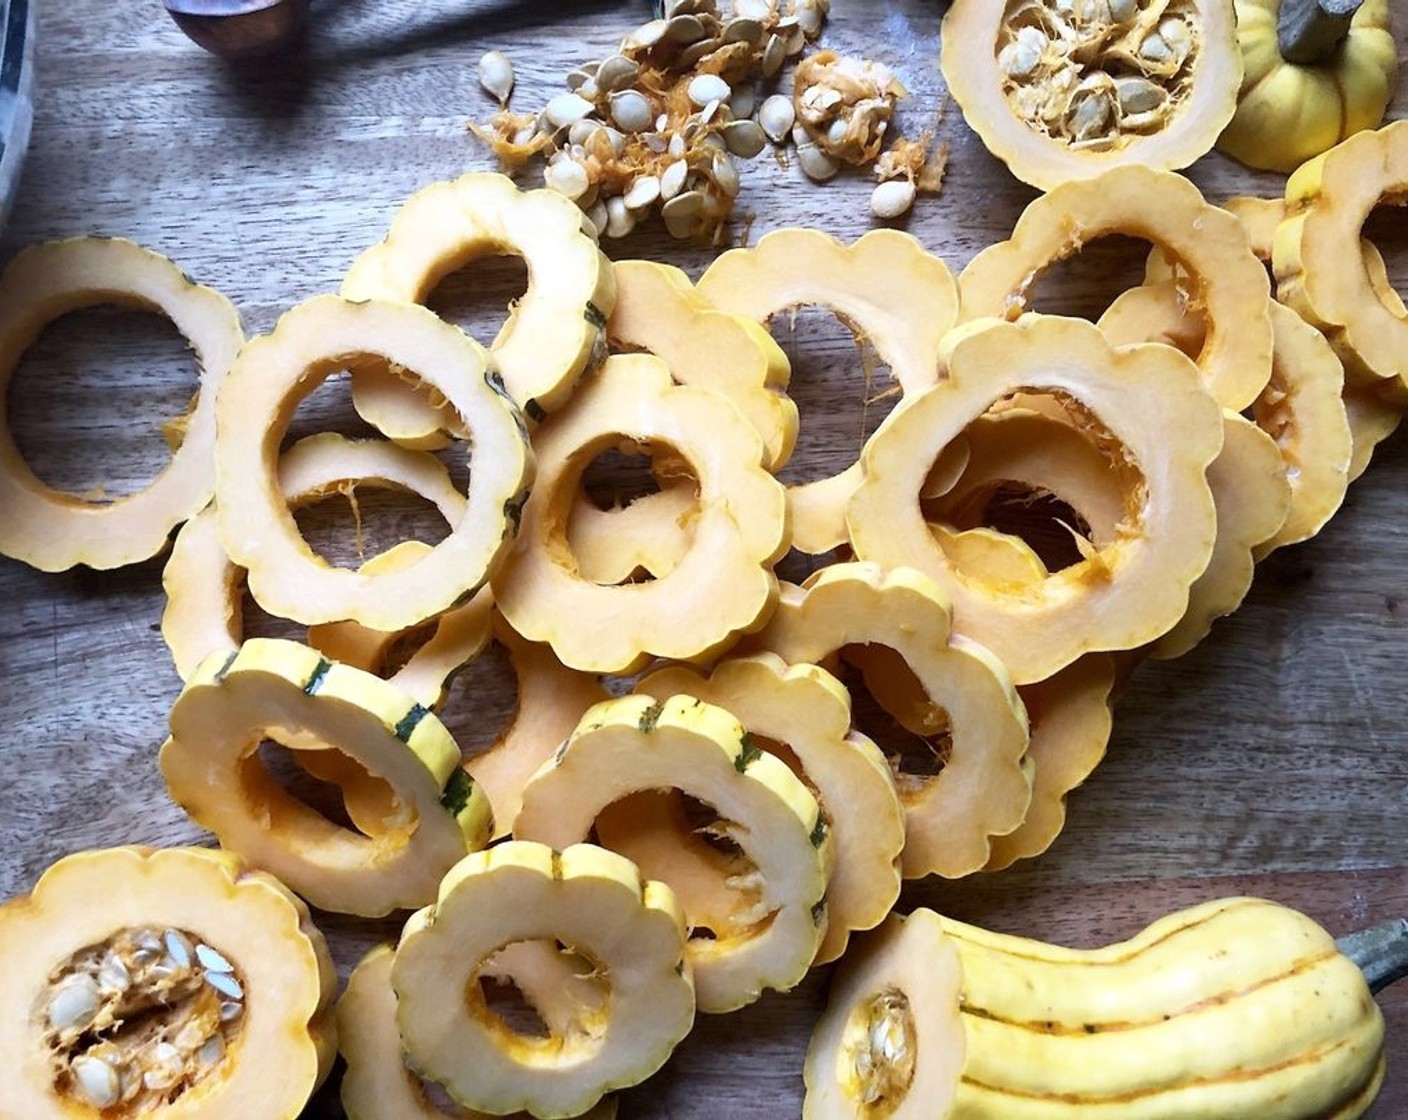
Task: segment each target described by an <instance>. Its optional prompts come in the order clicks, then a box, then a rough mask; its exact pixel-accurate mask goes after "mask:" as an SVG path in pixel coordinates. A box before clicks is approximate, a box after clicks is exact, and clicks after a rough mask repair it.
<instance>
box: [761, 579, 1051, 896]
mask: <svg viewBox="0 0 1408 1120" xmlns="http://www.w3.org/2000/svg"><path fill="white" fill-rule="evenodd" d="M949 626H950V615H949V610H948V602H947V600H946V598H945V597H944V594H943V592H942V591H940V590H939V588H938V587H937V586H936V585H935V584H934V582H933V581H932V580H930V579H928V578H927V577H925V576H923V575H921V574H920V573H919V572H916V571H914V570H912V569H908V568H894V569H891V570H889V571H884V570H882V569H881V568H879V567H878V566H877V565H874V564H857V563H853V564H833V565H831V566H830V567H827V568H823V569H822V570H821V571H819V572H816V573H814V574H813V575H812V577H811V578H810V579H808V580H807V582H806V583H805V584H803V585H802V586H801V587H794V586H791V585H787V586H785V587H784V588H783V595H782V601H781V602H780V603H779V604H778V608H777V613H776V614H775V615H773V618H772V621H771V622H769V623H768V626H767V628H766V629H765V630H763V631H762V632H761V633H760V634H758V635H756V636H755V637H753V638H751V639H749V646H750V648H756V649H764V650H771V651H772V652H774V653H776V654H777V655H778V656H780V657H781V658H782V659H783V661H786V662H788V663H790V664H794V665H795V664H802V663H810V664H813V665H822V664H827V663H828V661H829V660H830V659H831V658H832V657H833V655H835V654H836V653H838V652H840V651H841V650H843V649H845V648H846V647H847V646H873V647H888V648H889V649H891V650H893V651H894V652H895V654H896V655H898V657H899V658H900V659H901V660H902V661H903V662H904V665H905V666H906V668H907V670H908V672H909V673H911V674H913V676H914V677H915V678H916V679H917V681H918V684H919V686H920V687H919V689H918V691H919V692H921V693H922V695H923V702H924V703H925V704H926V705H927V706H928V708H927V710H929V711H930V712H931V715H932V720H931V725H930V726H928V727H927V728H926V729H925V734H926V735H937V736H940V737H946V751H947V757H946V760H945V761H944V763H943V768H942V769H941V770H940V771H939V773H938V775H937V776H936V777H927V776H919V775H914V774H906V773H904V772H903V771H900V769H899V765H898V764H897V763H892V766H893V767H894V768H895V769H896V770H897V771H898V772H897V774H896V779H897V784H898V786H899V793H900V800H901V802H902V803H903V805H904V810H905V845H904V853H903V872H904V875H905V877H906V878H911V879H912V878H917V877H919V876H923V875H930V874H938V875H942V876H944V877H945V878H951V879H952V878H959V877H961V876H963V875H967V874H970V873H971V872H973V871H976V870H977V869H978V868H980V867H981V866H982V865H983V864H984V863H985V862H987V859H988V856H989V844H990V839H991V837H992V836H995V835H1002V834H1003V833H1007V832H1011V831H1012V830H1013V829H1014V828H1016V827H1017V826H1018V825H1019V824H1020V823H1021V821H1022V817H1023V816H1024V815H1025V813H1026V811H1027V805H1028V803H1029V801H1030V799H1031V787H1030V783H1029V781H1028V778H1027V775H1026V773H1025V772H1024V770H1023V768H1022V759H1023V756H1024V755H1025V754H1026V751H1027V717H1026V712H1025V711H1023V709H1022V703H1021V701H1020V700H1019V699H1018V698H1017V693H1016V691H1015V690H1014V689H1013V687H1012V682H1011V678H1010V677H1009V676H1008V675H1007V671H1006V670H1005V669H1004V668H1003V666H1002V665H1001V664H1000V663H999V662H998V660H997V659H996V658H995V657H993V656H992V654H990V653H989V652H988V651H987V650H985V649H983V648H982V647H981V646H979V645H977V644H976V643H974V642H970V641H967V640H966V639H963V638H960V637H957V636H956V635H951V634H950V632H949ZM876 699H877V700H878V699H880V698H879V697H876ZM882 703H883V701H882ZM901 722H903V721H901Z"/></svg>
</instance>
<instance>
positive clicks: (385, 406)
mask: <svg viewBox="0 0 1408 1120" xmlns="http://www.w3.org/2000/svg"><path fill="white" fill-rule="evenodd" d="M491 253H499V254H508V255H512V256H520V257H522V258H523V261H524V263H525V264H526V265H527V266H528V289H527V291H526V292H524V294H523V298H522V299H520V300H519V301H518V302H517V303H516V304H515V305H514V306H513V307H512V308H511V309H510V311H509V317H508V321H507V322H506V323H505V324H504V326H503V328H502V329H501V330H500V331H499V336H498V337H497V338H496V339H495V340H494V343H493V345H492V346H491V347H490V348H489V349H490V351H491V353H492V354H493V356H494V363H495V365H497V367H498V368H499V371H500V372H501V373H502V374H503V379H504V384H505V385H506V386H507V387H508V392H509V395H510V396H511V397H512V398H513V399H514V401H515V402H517V403H518V405H519V406H520V407H521V408H522V409H523V411H524V413H525V414H526V415H527V416H528V418H529V419H530V420H531V421H533V422H535V423H536V422H537V421H539V420H541V419H542V418H543V416H544V415H545V414H546V413H548V412H551V411H553V410H554V409H556V408H559V407H561V405H562V404H563V403H565V402H566V400H567V398H568V397H569V396H571V394H572V390H573V388H574V387H575V386H576V383H577V379H578V378H579V377H580V376H581V375H582V374H583V373H584V372H585V371H586V369H587V368H588V366H589V364H590V363H591V362H592V361H593V360H594V359H596V358H598V357H599V356H600V354H601V353H602V351H603V341H602V338H603V336H602V332H603V329H604V328H605V326H606V320H607V316H609V315H610V314H611V310H612V307H613V306H614V304H615V299H616V295H615V291H616V289H615V276H614V273H613V272H612V267H611V262H610V261H609V260H607V258H606V256H605V255H604V254H603V253H602V252H601V250H600V249H598V248H597V245H596V240H595V238H593V237H590V236H588V235H587V234H586V232H584V228H583V223H582V212H581V210H580V209H579V208H578V207H577V206H575V205H574V204H573V203H571V202H570V201H568V200H567V199H566V198H565V197H563V196H562V195H560V194H558V193H557V192H556V191H551V190H534V191H520V190H519V189H518V187H517V186H515V185H514V183H513V180H511V179H509V178H508V177H507V176H504V175H498V174H493V173H487V172H475V173H472V174H469V175H462V176H460V177H459V178H458V179H454V180H451V181H449V182H444V183H432V184H430V185H429V186H428V187H424V188H422V189H421V190H419V191H417V192H416V193H415V194H413V195H411V197H410V198H408V199H407V200H406V201H405V203H404V204H403V205H402V207H401V209H400V210H398V211H397V212H396V216H395V217H394V218H392V220H391V228H390V229H389V230H388V231H387V234H386V238H385V239H384V240H383V241H382V242H381V243H380V244H377V245H374V246H372V247H371V248H370V249H368V250H367V251H366V252H364V253H363V254H362V255H361V256H360V257H358V258H357V259H356V260H355V261H354V262H353V263H352V267H351V269H349V270H348V273H347V276H346V277H345V278H344V280H343V281H342V288H341V295H342V296H343V298H345V299H350V300H363V299H387V300H396V301H403V302H407V303H424V302H425V301H426V300H427V299H428V298H430V294H431V293H432V292H433V291H434V290H435V286H436V285H437V284H439V283H440V281H441V280H443V279H444V278H445V277H446V276H448V275H450V274H451V273H452V272H455V271H457V270H458V269H460V268H462V267H464V266H465V265H466V264H468V263H469V262H470V261H473V260H474V259H475V258H477V257H480V256H484V255H487V254H491ZM415 372H416V373H419V372H420V371H419V370H416V371H415ZM437 388H438V387H435V386H432V387H431V389H432V390H434V389H437ZM442 395H443V393H442ZM433 401H434V402H436V403H431V402H433ZM352 402H353V405H354V406H355V407H356V409H357V411H358V413H360V414H361V416H362V418H363V419H364V420H366V421H367V422H368V423H369V424H372V425H373V426H374V427H377V428H378V429H380V430H381V431H382V432H384V433H385V434H386V435H387V436H388V437H390V438H391V439H394V440H396V441H397V442H407V443H410V444H412V445H415V446H420V447H423V448H429V447H435V446H443V444H444V443H446V442H447V440H445V439H444V438H443V437H442V436H440V437H439V438H437V436H439V433H440V432H441V431H442V429H447V430H449V431H458V430H459V424H458V421H457V418H456V417H455V415H454V413H453V410H450V409H447V408H444V407H441V406H439V405H438V401H436V398H435V397H434V396H433V395H432V396H430V397H427V396H426V390H425V389H420V390H416V389H413V388H412V387H411V385H408V384H407V383H406V382H404V381H402V380H401V379H400V378H398V377H396V376H395V375H393V374H388V373H387V372H386V371H385V367H384V366H381V365H380V364H379V363H374V364H373V365H372V366H371V367H369V369H368V370H367V371H365V372H363V371H357V370H354V371H353V376H352Z"/></svg>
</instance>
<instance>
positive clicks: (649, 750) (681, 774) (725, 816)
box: [513, 696, 832, 1012]
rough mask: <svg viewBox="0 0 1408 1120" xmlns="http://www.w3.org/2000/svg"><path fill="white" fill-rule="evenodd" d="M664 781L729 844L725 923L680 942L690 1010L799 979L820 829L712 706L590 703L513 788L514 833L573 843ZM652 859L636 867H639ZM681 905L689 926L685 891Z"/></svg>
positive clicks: (816, 881)
mask: <svg viewBox="0 0 1408 1120" xmlns="http://www.w3.org/2000/svg"><path fill="white" fill-rule="evenodd" d="M672 789H674V790H679V791H681V792H682V793H684V794H686V795H688V796H691V797H694V798H696V799H697V800H699V801H701V802H703V803H704V804H705V805H707V806H709V807H711V808H712V809H714V810H715V811H716V812H717V813H718V815H719V818H720V823H719V824H718V825H717V826H715V827H716V828H717V829H718V830H719V831H721V832H722V833H723V834H724V835H726V836H727V838H728V839H729V840H731V841H732V842H733V843H734V844H735V845H736V846H737V849H738V854H736V855H734V856H732V857H731V858H730V859H729V860H728V861H727V870H728V873H729V876H730V882H729V883H728V884H727V885H728V886H730V887H731V888H732V893H733V897H732V902H731V905H730V907H729V912H728V914H726V915H725V917H726V919H727V921H726V922H723V921H720V922H717V925H718V926H719V927H720V928H714V927H712V926H711V927H710V928H711V930H712V932H713V934H714V936H713V937H710V938H699V937H695V938H691V939H690V940H689V942H688V948H687V950H686V959H687V960H688V961H689V962H690V964H691V966H692V968H693V970H694V982H695V987H696V991H697V997H698V1000H699V1009H700V1010H701V1011H706V1012H724V1011H733V1010H736V1009H737V1008H740V1007H743V1006H745V1005H746V1004H749V1003H751V1002H753V1001H754V1000H756V999H757V998H758V997H759V995H761V994H762V992H763V990H764V989H767V988H774V989H777V990H780V991H786V990H788V989H789V988H791V987H793V986H794V985H795V984H796V983H797V982H798V981H800V980H801V979H802V977H803V976H804V975H806V971H807V968H808V967H809V966H810V965H811V963H812V960H813V959H814V958H815V957H816V952H817V948H818V947H819V946H820V944H821V938H822V935H823V933H824V932H825V928H826V919H827V906H826V883H827V879H828V877H829V875H830V872H831V867H832V842H831V836H830V828H829V827H828V825H827V822H826V820H825V818H824V817H823V816H822V815H821V810H820V808H819V806H818V805H817V801H816V798H814V797H813V796H812V795H811V794H810V793H809V792H808V791H807V788H806V786H804V785H803V784H802V783H801V782H800V781H799V780H798V779H797V778H796V777H794V776H793V774H792V772H791V771H790V770H789V769H788V768H787V766H786V764H785V763H783V762H781V761H780V760H778V759H777V758H775V757H774V756H772V755H770V754H768V753H766V752H765V751H763V750H762V749H761V748H760V747H758V746H757V745H756V744H754V743H753V742H752V739H751V737H750V736H749V735H748V733H747V732H746V731H744V729H743V727H742V726H741V725H740V724H739V722H738V721H737V720H736V719H734V718H733V716H731V715H730V714H729V713H728V712H726V711H724V710H723V709H721V708H717V707H714V706H713V705H711V704H706V703H704V702H703V701H700V700H697V699H695V698H693V697H690V696H674V697H671V698H669V699H668V700H665V701H658V700H652V699H651V698H650V697H648V696H624V697H622V698H620V699H619V700H611V701H607V702H606V703H603V704H599V705H598V706H596V707H595V708H592V709H591V710H590V711H589V712H587V714H586V715H584V716H583V717H582V722H581V724H580V725H579V726H578V728H577V731H576V732H575V733H574V734H573V736H572V738H571V739H570V740H569V741H568V742H567V743H565V744H564V745H563V749H562V750H560V751H558V753H557V754H556V755H555V756H554V758H553V759H552V760H551V761H550V762H548V763H545V764H544V765H543V767H542V769H541V770H539V771H538V773H537V774H536V775H534V777H533V780H532V781H530V782H529V783H528V785H527V787H526V788H525V789H524V791H523V807H522V809H520V810H519V813H518V816H517V818H515V820H514V824H513V834H514V836H516V837H519V838H522V839H529V840H539V841H541V842H543V843H547V844H551V845H553V846H554V847H560V846H562V845H565V844H571V843H576V842H578V841H581V840H582V839H583V838H585V837H586V836H588V835H589V834H590V833H591V831H592V828H593V825H594V824H595V822H596V821H597V818H599V817H600V816H601V815H602V814H603V813H604V812H605V811H606V810H607V809H608V808H610V807H612V806H613V805H615V804H616V803H618V802H624V800H625V799H626V798H627V797H629V796H630V795H632V794H639V793H647V794H648V793H650V792H652V791H657V790H672ZM663 839H664V837H662V840H663ZM691 839H692V840H693V842H694V843H697V844H701V845H702V843H703V841H701V840H699V839H697V838H693V837H691ZM640 851H641V853H642V854H643V855H644V856H647V857H649V856H652V855H653V854H654V853H653V852H652V851H651V848H650V847H649V846H642V847H641V849H640ZM652 862H653V861H652V860H650V859H647V863H646V866H644V867H642V869H641V870H642V871H643V872H644V873H645V874H646V875H650V874H652V873H653V871H652ZM671 862H672V861H670V860H668V859H666V860H662V861H660V865H661V866H663V867H664V868H666V869H668V867H669V866H670V865H671ZM667 881H668V880H667ZM672 886H673V884H672ZM680 901H681V904H682V906H683V908H684V912H685V919H686V921H687V922H688V923H689V924H690V925H691V926H694V925H695V922H696V917H695V915H693V914H692V913H691V912H690V902H689V898H688V897H686V896H685V895H681V900H680Z"/></svg>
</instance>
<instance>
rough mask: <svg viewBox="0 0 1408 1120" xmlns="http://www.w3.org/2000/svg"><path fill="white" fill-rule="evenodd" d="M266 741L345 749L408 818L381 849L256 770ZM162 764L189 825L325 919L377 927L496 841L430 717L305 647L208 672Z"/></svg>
mask: <svg viewBox="0 0 1408 1120" xmlns="http://www.w3.org/2000/svg"><path fill="white" fill-rule="evenodd" d="M265 738H271V739H274V740H276V741H279V742H282V743H283V745H284V746H287V747H289V748H291V749H295V750H297V749H306V750H326V749H334V748H335V749H336V750H338V751H340V752H342V753H343V754H344V755H346V756H347V757H349V758H351V759H352V760H354V761H355V762H357V763H359V764H360V765H361V766H362V767H363V768H364V769H365V770H366V771H367V772H368V773H369V774H371V775H372V776H373V777H376V778H380V779H382V780H383V781H384V782H385V783H386V784H387V785H388V786H390V788H391V791H392V793H393V795H394V797H395V803H396V807H397V809H398V810H399V812H398V813H397V815H396V816H395V817H394V818H392V819H390V820H388V821H386V822H384V823H385V830H384V831H381V832H378V834H377V835H375V836H361V835H358V834H356V833H354V832H351V831H349V830H347V829H344V828H339V827H338V826H337V825H335V824H333V823H332V822H331V821H329V820H327V818H325V817H323V816H322V815H321V814H319V813H318V812H316V811H315V810H313V809H311V808H309V807H308V806H306V805H304V804H303V803H302V802H301V801H298V800H297V799H295V798H294V797H292V796H291V795H290V794H288V793H287V792H285V791H284V789H283V788H282V787H281V786H280V785H279V784H278V783H277V782H276V781H274V779H273V778H272V777H270V775H269V774H268V772H267V771H266V770H265V769H264V767H263V766H262V765H261V764H260V762H259V759H258V750H259V745H260V743H261V742H262V741H263V740H264V739H265ZM158 761H159V764H160V766H161V772H162V775H163V776H164V777H165V778H166V785H167V789H168V790H169V791H170V793H171V797H172V799H173V800H174V801H176V803H177V804H179V805H181V806H182V808H184V809H185V810H186V811H187V812H188V813H189V814H190V815H191V817H192V819H194V820H195V821H196V822H197V823H198V824H200V825H201V826H202V827H204V828H208V829H209V830H210V831H211V832H213V833H215V835H216V836H217V837H218V838H219V839H220V843H221V844H222V845H223V846H224V847H227V848H229V849H231V850H232V851H236V852H239V853H240V854H241V855H242V856H244V858H246V859H247V860H249V861H250V862H251V863H252V864H254V865H255V866H257V867H261V868H264V869H266V870H268V871H271V872H272V873H274V874H276V875H278V877H279V878H280V879H281V880H283V881H284V882H286V883H288V884H289V886H291V887H292V888H293V889H294V890H296V891H298V893H299V894H301V895H302V896H303V897H305V898H307V899H308V901H309V902H311V903H312V904H313V905H314V906H317V907H320V908H321V909H324V910H334V911H337V912H340V913H345V914H360V915H363V916H364V917H378V916H380V915H382V914H388V913H390V912H391V911H392V910H396V909H404V908H408V907H411V906H418V905H424V904H425V903H426V902H427V901H429V900H430V899H432V898H434V897H435V890H436V886H437V885H438V883H439V882H440V878H441V876H443V875H444V874H445V872H446V871H447V870H449V869H450V868H451V867H453V866H454V864H455V863H456V862H457V861H458V860H460V859H461V858H463V856H464V854H465V853H466V852H467V851H469V850H471V849H473V848H478V847H482V846H483V845H484V844H485V843H487V842H488V839H489V834H490V832H491V831H492V830H493V822H492V821H491V820H490V819H489V818H490V813H489V805H488V801H487V800H486V799H485V797H484V795H483V793H482V792H480V790H479V789H478V787H477V786H475V784H474V783H473V781H471V780H470V778H469V776H468V775H467V774H465V773H464V771H463V770H461V769H460V751H459V747H458V746H456V744H455V741H454V740H453V739H452V738H451V737H450V733H449V732H448V731H446V730H445V726H444V724H442V723H441V722H440V720H439V719H437V718H436V716H435V715H434V714H433V713H432V712H430V711H428V710H427V709H426V708H424V707H422V706H421V705H420V704H417V703H415V702H414V701H413V700H411V699H409V698H408V697H407V696H406V695H405V694H404V693H402V692H401V691H400V690H399V689H397V688H396V687H395V686H394V685H390V684H388V683H387V682H385V681H383V680H381V679H380V678H379V677H373V676H372V675H371V674H369V673H364V672H362V671H361V670H360V669H353V668H351V667H350V666H347V665H338V664H336V663H334V662H330V661H328V660H327V659H326V658H324V657H322V656H321V655H320V654H319V653H318V652H317V651H316V650H312V649H309V648H308V647H307V646H302V645H299V644H298V643H297V642H289V641H284V640H282V639H276V638H251V639H250V640H249V641H247V642H245V643H244V645H242V646H241V647H240V648H239V650H238V651H237V652H236V653H234V654H231V655H228V656H222V655H220V654H214V655H212V656H211V657H209V658H207V659H206V660H205V661H203V662H202V663H201V665H200V668H199V669H197V670H196V672H195V673H194V674H193V675H192V677H191V679H190V680H189V681H187V682H186V687H185V688H184V689H183V690H182V691H181V694H180V695H179V696H178V697H177V698H176V702H175V704H174V705H172V708H171V737H170V738H169V739H167V741H166V743H165V745H164V746H163V747H162V748H161V753H160V756H159V759H158Z"/></svg>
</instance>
